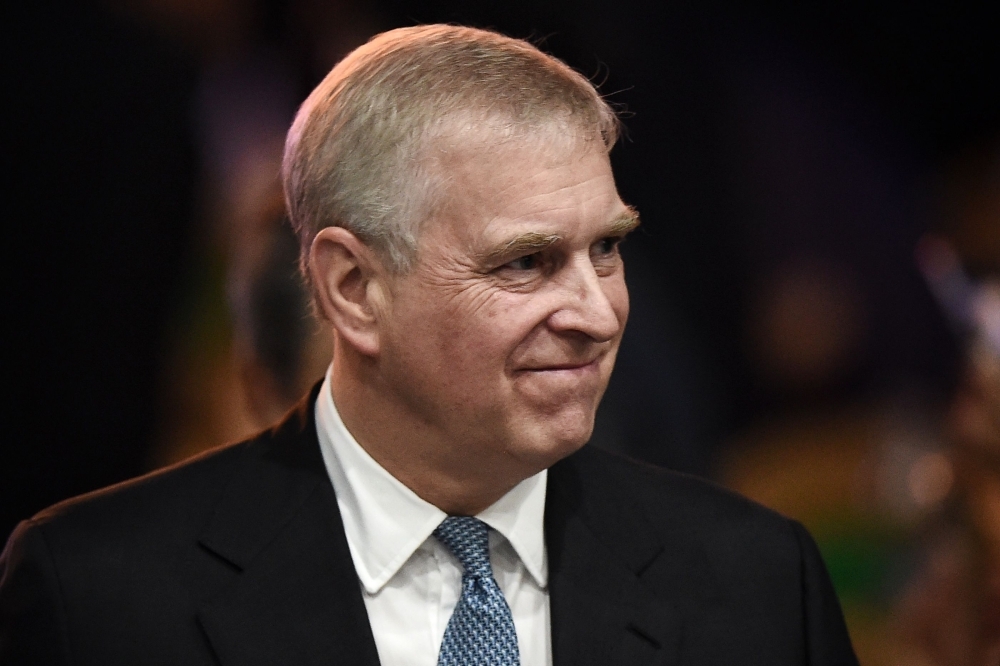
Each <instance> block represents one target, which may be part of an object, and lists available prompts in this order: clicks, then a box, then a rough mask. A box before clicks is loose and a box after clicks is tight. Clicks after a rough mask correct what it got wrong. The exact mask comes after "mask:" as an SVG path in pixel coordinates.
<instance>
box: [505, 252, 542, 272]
mask: <svg viewBox="0 0 1000 666" xmlns="http://www.w3.org/2000/svg"><path fill="white" fill-rule="evenodd" d="M541 263H542V260H541V257H540V256H539V255H538V253H537V252H536V253H535V254H526V255H524V256H523V257H518V258H517V259H515V260H514V261H508V262H507V263H506V264H504V265H503V266H502V268H511V269H514V270H515V271H530V270H534V269H536V268H538V267H539V266H540V265H541Z"/></svg>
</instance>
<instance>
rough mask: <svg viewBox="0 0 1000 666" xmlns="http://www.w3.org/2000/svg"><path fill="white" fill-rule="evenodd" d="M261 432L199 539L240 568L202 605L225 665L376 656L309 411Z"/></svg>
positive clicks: (364, 661)
mask: <svg viewBox="0 0 1000 666" xmlns="http://www.w3.org/2000/svg"><path fill="white" fill-rule="evenodd" d="M315 397H316V396H315V391H313V395H310V396H309V398H307V400H306V401H305V402H304V403H302V404H301V405H300V407H299V409H297V410H296V411H295V412H293V413H292V414H291V415H290V416H289V417H288V418H287V419H286V420H285V421H284V422H283V423H282V424H281V425H280V426H278V427H277V428H276V429H275V430H274V431H272V432H271V433H267V434H265V435H262V436H261V437H258V438H257V440H255V441H254V442H252V443H251V444H250V445H249V447H248V450H247V451H246V454H245V458H244V460H243V461H242V466H241V467H240V469H239V470H238V471H237V473H236V474H235V476H234V478H233V479H232V481H231V482H230V483H229V485H228V487H227V488H226V490H225V492H224V494H223V498H222V500H221V501H220V503H219V505H218V507H217V509H216V512H215V515H214V517H213V519H212V521H211V523H210V524H209V526H208V528H207V529H206V530H205V532H204V534H203V535H202V538H201V544H202V546H203V547H205V548H206V549H207V550H209V551H211V552H212V553H213V554H214V555H216V556H218V557H220V558H222V559H223V560H225V561H226V562H227V563H228V564H229V565H230V566H231V567H232V568H234V569H236V570H237V571H238V572H239V573H238V574H237V575H236V576H235V581H234V583H233V584H232V585H231V586H230V587H228V588H227V589H226V590H225V591H224V592H223V593H222V594H221V595H219V596H218V597H216V598H215V599H213V600H212V601H211V602H210V603H209V604H208V605H206V606H205V607H204V608H203V609H202V610H201V612H200V613H199V621H200V622H201V625H202V628H203V629H204V631H205V633H206V634H207V636H208V639H209V641H210V642H211V644H212V647H213V649H214V650H215V652H216V655H217V656H218V658H219V660H220V661H221V662H222V664H223V665H224V666H256V665H263V664H279V663H285V664H301V665H303V666H307V665H308V666H312V665H318V664H344V665H358V666H362V665H364V666H376V665H377V664H378V654H377V651H376V648H375V641H374V638H373V637H372V633H371V628H370V626H369V623H368V615H367V613H366V611H365V606H364V601H363V599H362V597H361V590H360V586H359V584H358V580H357V576H356V574H355V571H354V565H353V562H352V560H351V556H350V551H349V550H348V546H347V539H346V537H345V535H344V528H343V523H342V522H341V518H340V512H339V510H338V507H337V502H336V497H335V495H334V493H333V488H332V486H331V485H330V482H329V480H328V477H327V475H326V470H325V468H324V466H323V461H322V457H321V455H320V451H319V443H318V441H317V438H316V427H315V422H314V416H313V413H312V410H313V405H314V403H315Z"/></svg>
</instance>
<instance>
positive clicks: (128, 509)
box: [10, 436, 261, 545]
mask: <svg viewBox="0 0 1000 666" xmlns="http://www.w3.org/2000/svg"><path fill="white" fill-rule="evenodd" d="M260 439H261V436H258V437H257V438H254V439H250V440H246V441H243V442H239V443H236V444H229V445H226V446H222V447H219V448H216V449H212V450H209V451H206V452H204V453H202V454H200V455H198V456H195V457H193V458H190V459H188V460H185V461H182V462H179V463H177V464H174V465H171V466H169V467H165V468H163V469H160V470H156V471H154V472H151V473H149V474H145V475H143V476H140V477H136V478H134V479H129V480H127V481H123V482H121V483H118V484H115V485H113V486H108V487H106V488H101V489H99V490H95V491H92V492H89V493H86V494H83V495H79V496H77V497H72V498H69V499H66V500H63V501H62V502H59V503H57V504H54V505H52V506H50V507H48V508H47V509H44V510H42V511H40V512H39V513H37V514H35V515H34V516H32V517H31V518H29V519H27V520H25V521H23V522H21V523H20V524H19V525H18V526H17V528H16V529H15V530H14V532H13V533H12V534H11V537H10V538H11V541H14V540H16V539H18V538H19V537H21V536H22V535H23V534H24V533H26V532H29V531H38V532H40V533H42V534H45V535H47V536H49V535H53V536H54V535H58V540H59V541H62V542H67V541H68V542H70V543H73V542H77V541H79V543H80V544H81V545H82V544H86V543H98V542H101V543H105V544H108V543H121V542H122V541H131V540H135V541H137V542H143V541H146V542H147V543H148V539H149V538H151V537H154V538H155V535H157V534H162V533H163V532H164V531H167V532H170V533H173V534H174V535H177V534H178V533H193V532H196V531H197V530H198V529H199V526H201V527H203V526H204V525H205V523H206V522H207V521H208V520H209V519H210V517H211V511H212V509H213V507H214V506H215V505H216V503H217V502H218V499H219V497H220V496H221V494H222V492H223V491H224V489H225V487H226V485H227V484H228V482H229V480H230V479H231V478H232V476H233V474H234V473H235V471H236V470H237V469H238V467H239V466H240V464H241V461H242V460H244V459H245V458H246V457H247V456H249V455H253V449H254V448H258V447H259V446H260V445H261V442H260ZM122 545H124V544H122Z"/></svg>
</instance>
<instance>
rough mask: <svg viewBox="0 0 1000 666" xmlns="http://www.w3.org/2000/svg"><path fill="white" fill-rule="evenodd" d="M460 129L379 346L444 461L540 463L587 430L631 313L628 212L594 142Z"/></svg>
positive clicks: (399, 394) (394, 288) (389, 378)
mask: <svg viewBox="0 0 1000 666" xmlns="http://www.w3.org/2000/svg"><path fill="white" fill-rule="evenodd" d="M580 143H582V145H577V146H574V147H573V148H564V147H557V146H554V145H553V144H551V143H550V144H548V145H542V146H540V145H539V143H537V142H535V143H531V142H529V141H526V140H519V141H512V142H509V143H507V144H504V145H503V147H501V148H500V149H497V148H495V147H494V148H493V149H492V150H476V149H475V148H474V147H472V146H468V145H466V146H464V147H460V144H459V142H454V143H453V144H452V147H451V149H449V150H444V151H442V152H441V155H440V157H439V159H438V164H437V168H439V169H442V170H443V171H442V172H443V173H447V174H448V176H449V179H450V181H449V183H448V187H449V190H450V196H449V197H448V200H449V204H448V205H447V206H446V207H445V208H443V209H441V210H439V211H438V213H437V214H436V215H435V216H433V217H432V219H430V220H428V221H427V222H426V223H425V224H424V225H423V228H422V230H421V233H420V237H419V238H420V240H419V244H418V252H417V258H416V261H415V264H414V266H413V268H412V270H410V271H409V272H408V273H406V274H405V275H403V276H401V277H398V278H396V279H394V281H393V282H392V285H391V289H390V292H391V296H390V298H389V301H388V304H387V309H386V312H385V314H384V316H383V317H382V318H381V320H382V321H381V334H380V348H381V351H380V361H379V365H380V366H381V369H382V373H383V377H384V379H385V380H386V385H387V386H388V387H389V390H392V391H394V392H395V393H396V396H395V398H396V400H397V401H398V402H400V403H402V404H404V405H405V409H406V411H408V412H409V413H410V414H411V416H412V417H415V419H416V420H417V421H418V422H420V423H421V424H422V426H423V427H427V428H430V429H431V430H433V431H436V432H438V433H439V435H440V441H442V442H443V446H444V448H446V449H448V450H447V451H442V452H441V453H443V454H445V455H446V457H447V459H448V460H449V461H452V463H453V464H464V465H486V466H489V465H507V466H509V465H511V464H513V465H514V466H516V467H518V468H519V470H520V471H521V472H523V474H528V473H533V472H534V471H538V470H540V469H544V468H546V467H548V466H549V465H551V464H552V463H554V462H556V461H557V460H559V459H561V458H562V457H564V456H566V455H568V454H569V453H572V452H573V451H575V450H576V449H578V448H579V447H580V446H582V445H583V444H584V443H585V442H586V441H587V440H588V439H589V438H590V434H591V431H592V429H593V424H594V414H595V412H596V409H597V405H598V403H599V401H600V399H601V396H602V395H603V393H604V390H605V388H606V387H607V383H608V379H609V377H610V375H611V370H612V367H613V365H614V361H615V356H616V354H617V351H618V345H619V342H620V341H621V336H622V332H623V330H624V327H625V320H626V318H627V317H628V309H629V304H628V292H627V290H626V287H625V277H624V268H623V265H622V259H621V255H620V254H619V249H618V244H619V242H620V241H621V239H622V238H623V237H624V236H625V235H626V234H627V233H628V232H629V231H630V230H631V229H633V228H634V227H635V226H636V225H637V224H638V220H637V217H636V215H635V213H634V212H633V211H632V210H631V209H630V208H629V207H627V206H626V205H625V204H624V203H622V201H621V199H620V198H619V196H618V193H617V190H616V188H615V183H614V178H613V176H612V173H611V166H610V162H609V160H608V156H607V153H606V152H605V150H604V149H603V146H602V145H600V144H599V143H597V142H589V143H588V142H580Z"/></svg>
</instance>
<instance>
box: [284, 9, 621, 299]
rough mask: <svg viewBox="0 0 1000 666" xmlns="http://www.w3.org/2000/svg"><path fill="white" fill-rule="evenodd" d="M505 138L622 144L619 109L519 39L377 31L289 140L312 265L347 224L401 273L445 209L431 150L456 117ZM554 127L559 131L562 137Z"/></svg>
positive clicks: (333, 77) (426, 29)
mask: <svg viewBox="0 0 1000 666" xmlns="http://www.w3.org/2000/svg"><path fill="white" fill-rule="evenodd" d="M456 120H462V121H463V122H464V121H469V122H471V124H472V126H483V127H489V128H491V129H495V130H499V135H500V136H504V137H524V136H526V135H529V134H531V133H539V132H543V133H545V134H546V135H549V136H552V135H554V134H559V137H555V138H566V137H568V138H569V140H571V141H575V140H585V141H590V140H593V139H599V140H600V141H602V142H603V148H604V150H610V149H611V147H612V146H613V145H614V143H615V141H616V140H617V138H618V131H619V124H618V118H617V116H616V115H615V112H614V111H613V110H612V109H611V108H610V106H609V105H608V104H607V103H606V102H605V101H604V99H602V98H601V96H600V94H599V93H598V92H597V90H596V89H595V88H594V86H593V85H592V84H591V83H590V82H589V81H588V80H587V79H586V78H585V77H583V76H582V75H580V74H579V73H577V72H576V71H574V70H572V69H571V68H570V67H568V66H567V65H566V64H565V63H563V62H561V61H559V60H557V59H555V58H553V57H551V56H549V55H546V54H544V53H542V52H541V51H539V50H538V49H537V48H535V47H534V46H532V45H531V44H529V43H527V42H525V41H522V40H518V39H512V38H510V37H505V36H503V35H500V34H497V33H495V32H489V31H485V30H478V29H474V28H466V27H459V26H450V25H426V26H416V27H411V28H400V29H397V30H391V31H389V32H385V33H382V34H380V35H376V36H375V37H374V38H372V40H371V41H369V42H368V43H367V44H365V45H363V46H361V47H359V48H358V49H356V50H355V51H353V52H352V53H350V54H349V55H348V56H347V57H346V58H344V60H342V61H341V62H340V63H339V64H338V65H337V66H336V67H334V68H333V70H332V71H331V72H330V73H329V74H328V75H327V76H326V78H324V79H323V81H322V82H321V83H320V84H319V86H317V87H316V89H315V90H313V92H312V94H310V95H309V97H308V98H307V99H306V101H305V102H304V103H303V104H302V107H301V108H300V109H299V112H298V114H297V115H296V117H295V121H294V123H293V124H292V128H291V130H290V131H289V133H288V138H287V141H286V143H285V154H284V160H283V164H282V179H283V184H284V189H285V201H286V204H287V207H288V214H289V218H290V219H291V222H292V226H293V228H294V229H295V231H296V233H297V234H298V237H299V243H300V263H301V265H302V268H303V275H305V276H306V279H307V280H308V270H306V268H307V266H306V263H307V261H308V256H309V248H310V246H311V244H312V241H313V239H314V238H315V236H316V234H317V233H318V232H319V231H320V230H321V229H323V228H324V227H328V226H339V227H344V228H345V229H347V230H348V231H350V232H351V233H353V234H354V235H356V236H357V237H358V238H359V239H360V240H361V241H362V242H364V243H365V244H367V245H369V246H370V247H372V248H373V249H374V250H375V252H376V253H377V254H378V256H379V257H380V259H381V260H382V261H384V262H385V263H386V265H387V266H388V267H389V268H390V270H393V271H394V272H397V273H402V272H405V271H407V270H408V269H409V268H410V266H411V265H412V261H413V258H414V256H415V254H416V248H417V232H418V230H419V226H420V224H421V223H422V222H423V221H424V220H425V219H426V218H427V217H429V216H430V215H431V214H432V213H433V211H434V210H435V209H436V208H437V207H438V206H440V205H441V204H442V203H443V202H442V199H443V195H444V191H445V189H446V183H445V181H444V180H443V179H442V178H439V177H437V176H438V174H436V173H434V169H433V168H432V165H431V164H430V163H429V162H430V160H429V159H428V157H427V151H428V144H429V143H430V142H431V141H432V140H433V139H434V138H436V137H441V136H443V135H444V134H445V133H447V131H448V130H449V129H454V125H455V121H456ZM553 130H558V131H557V132H553Z"/></svg>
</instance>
